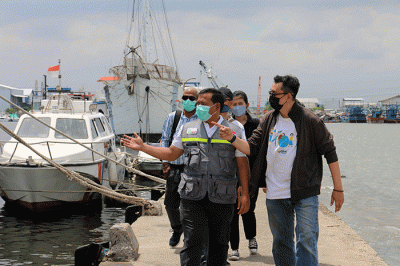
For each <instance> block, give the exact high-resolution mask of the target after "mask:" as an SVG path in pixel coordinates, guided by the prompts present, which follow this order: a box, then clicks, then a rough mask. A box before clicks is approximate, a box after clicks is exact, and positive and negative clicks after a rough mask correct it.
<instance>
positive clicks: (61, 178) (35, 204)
mask: <svg viewBox="0 0 400 266" xmlns="http://www.w3.org/2000/svg"><path fill="white" fill-rule="evenodd" d="M106 166H107V164H106V163H105V161H103V162H97V163H96V162H93V163H91V164H85V165H76V166H68V167H67V168H68V169H69V170H73V171H76V172H80V173H83V174H84V175H85V177H89V178H90V179H91V180H93V181H95V182H96V183H99V184H103V185H105V186H106V187H110V184H109V181H108V180H109V179H108V171H107V167H106ZM117 171H118V173H119V175H121V172H122V170H121V169H118V170H117ZM122 178H123V176H122V177H121V180H122ZM0 192H1V196H2V198H3V199H4V200H5V201H6V202H7V203H11V204H16V205H18V206H20V207H22V208H24V209H27V210H29V211H32V212H42V211H49V210H55V209H60V208H62V206H64V205H69V204H83V205H87V204H90V203H92V202H93V201H97V200H99V199H101V195H99V194H98V193H96V192H93V191H91V190H90V189H88V188H87V187H85V186H83V185H81V184H79V183H77V182H76V181H73V180H69V179H68V177H67V176H66V175H65V174H64V173H62V172H61V171H59V170H58V169H56V168H54V167H29V166H2V167H0Z"/></svg>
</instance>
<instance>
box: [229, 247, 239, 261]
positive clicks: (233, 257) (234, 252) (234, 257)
mask: <svg viewBox="0 0 400 266" xmlns="http://www.w3.org/2000/svg"><path fill="white" fill-rule="evenodd" d="M239 258H240V257H239V250H237V249H235V250H232V253H231V255H230V256H229V260H234V261H237V260H239Z"/></svg>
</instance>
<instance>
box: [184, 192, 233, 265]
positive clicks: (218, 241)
mask: <svg viewBox="0 0 400 266" xmlns="http://www.w3.org/2000/svg"><path fill="white" fill-rule="evenodd" d="M181 212H182V225H183V231H184V235H185V237H184V246H183V249H182V250H181V252H180V255H181V265H182V266H199V265H200V260H201V256H202V254H203V253H204V247H205V246H206V245H205V244H206V242H207V240H208V243H209V245H208V247H209V249H208V258H207V265H208V266H225V265H226V259H227V255H228V249H229V232H230V224H231V220H232V216H233V204H218V203H213V202H211V201H210V200H209V199H208V197H207V196H206V197H205V198H204V199H202V200H187V199H182V200H181Z"/></svg>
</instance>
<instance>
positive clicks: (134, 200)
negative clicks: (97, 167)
mask: <svg viewBox="0 0 400 266" xmlns="http://www.w3.org/2000/svg"><path fill="white" fill-rule="evenodd" d="M0 127H1V128H2V129H3V130H4V131H5V132H6V133H7V134H8V135H10V136H11V137H13V138H15V139H16V140H18V141H19V142H21V143H22V144H23V145H25V146H26V147H28V148H29V149H30V150H32V151H33V152H34V153H36V154H37V155H38V156H40V157H41V158H42V159H43V160H45V161H46V162H48V163H49V164H51V165H52V166H53V167H55V168H57V169H58V170H60V171H61V172H62V173H64V174H65V175H66V176H67V177H68V179H70V180H74V181H76V182H78V183H79V184H81V185H82V186H85V187H87V188H90V189H92V190H94V191H96V192H99V193H101V194H103V195H106V196H107V197H110V198H113V199H116V200H119V201H122V202H126V203H130V204H135V205H141V206H147V207H150V206H152V203H151V202H149V201H148V200H145V199H142V198H138V197H134V196H127V195H125V194H121V193H117V192H115V191H113V190H112V189H109V188H107V187H104V186H102V185H99V184H97V183H95V182H94V181H92V180H90V179H89V178H86V177H83V176H81V175H80V174H78V173H76V172H74V171H71V170H69V169H68V168H65V167H64V166H62V165H60V164H58V163H56V162H54V161H52V160H50V159H49V158H47V157H46V156H44V155H42V154H41V153H39V152H38V151H37V150H35V149H34V148H33V147H31V146H30V145H29V144H28V143H26V142H25V141H24V140H23V139H22V138H20V137H19V136H18V135H16V134H14V132H12V131H11V130H9V129H8V128H7V127H6V126H4V125H3V124H2V123H0Z"/></svg>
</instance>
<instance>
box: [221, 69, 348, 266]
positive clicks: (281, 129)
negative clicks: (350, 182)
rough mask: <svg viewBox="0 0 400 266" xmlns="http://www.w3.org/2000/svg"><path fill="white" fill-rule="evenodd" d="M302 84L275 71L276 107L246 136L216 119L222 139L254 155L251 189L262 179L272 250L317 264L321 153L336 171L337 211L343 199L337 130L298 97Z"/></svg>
mask: <svg viewBox="0 0 400 266" xmlns="http://www.w3.org/2000/svg"><path fill="white" fill-rule="evenodd" d="M299 87H300V83H299V80H298V79H297V78H296V77H293V76H290V75H287V76H275V77H274V83H273V84H272V87H271V91H270V92H269V94H270V98H269V102H270V104H271V106H272V107H273V108H274V109H275V110H274V111H271V112H268V113H267V114H265V115H264V117H263V118H262V119H261V122H260V125H259V126H258V128H257V129H256V130H255V131H254V132H253V134H252V136H251V137H250V138H249V139H248V140H247V141H245V140H241V139H237V138H235V137H234V135H233V134H232V132H231V130H230V129H229V128H228V127H225V126H221V125H219V124H215V125H217V126H218V127H220V137H221V138H222V139H226V140H228V141H230V142H231V143H232V144H233V146H234V147H235V148H236V149H238V150H240V151H241V152H243V153H245V154H247V155H250V156H256V159H255V161H254V167H252V171H251V180H250V195H253V194H254V193H255V190H257V189H258V181H259V179H264V180H265V181H266V190H265V192H266V193H267V195H266V197H267V199H266V203H267V210H268V221H269V226H270V229H271V232H272V235H273V247H272V253H273V256H274V261H275V264H276V265H278V266H282V265H285V266H289V265H290V266H291V265H296V266H300V265H304V266H306V265H307V266H311V265H315V266H317V265H318V249H317V242H318V234H319V228H318V205H319V204H318V195H319V194H320V192H321V181H322V156H324V157H325V159H326V161H327V163H328V165H329V169H330V171H331V174H332V181H333V191H332V197H331V205H333V204H334V203H335V211H339V210H340V209H341V207H342V205H343V202H344V195H343V193H344V192H343V187H342V181H341V176H340V168H339V162H338V157H337V154H336V147H335V144H334V142H333V136H332V135H331V133H330V132H329V131H328V129H327V128H326V126H325V125H324V123H323V121H322V120H321V119H320V118H318V117H317V116H316V115H315V114H314V113H312V112H311V111H310V110H308V109H306V108H304V107H302V106H300V105H299V104H298V103H297V102H296V100H295V97H296V95H297V92H298V90H299ZM294 235H296V243H295V242H294V239H295V238H294Z"/></svg>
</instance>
